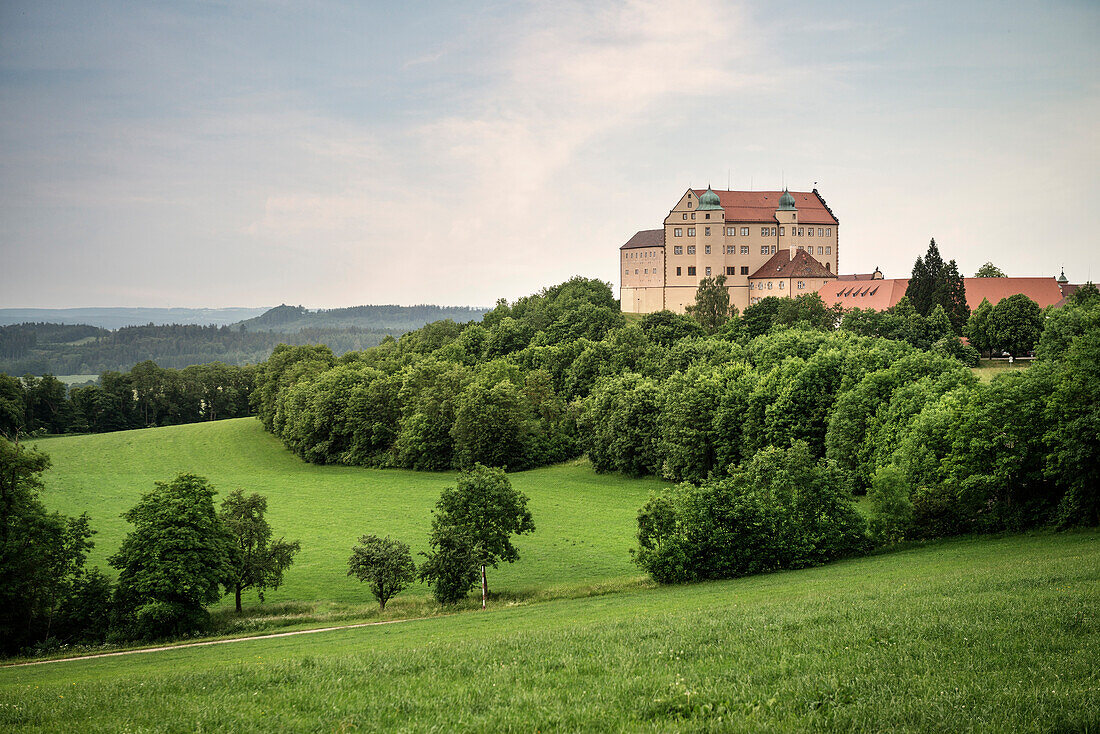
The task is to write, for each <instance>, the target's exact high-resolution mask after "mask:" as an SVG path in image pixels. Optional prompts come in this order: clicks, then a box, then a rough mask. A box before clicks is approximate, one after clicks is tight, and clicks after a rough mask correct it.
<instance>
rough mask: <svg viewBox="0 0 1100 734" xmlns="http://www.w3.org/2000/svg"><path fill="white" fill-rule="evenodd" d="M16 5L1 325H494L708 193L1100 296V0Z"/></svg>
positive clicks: (9, 34) (598, 269) (901, 262)
mask: <svg viewBox="0 0 1100 734" xmlns="http://www.w3.org/2000/svg"><path fill="white" fill-rule="evenodd" d="M366 5H367V4H366V3H358V2H357V3H351V2H349V3H330V2H323V1H318V2H301V3H297V2H289V1H286V2H282V1H272V2H247V1H240V0H234V1H232V2H230V1H228V0H227V1H226V2H197V3H184V2H163V3H160V2H142V3H138V2H134V3H114V2H95V3H90V2H86V1H84V0H81V1H79V2H71V3H67V2H48V1H43V0H37V1H35V2H16V1H14V0H4V1H3V2H2V3H0V306H6V307H15V306H26V307H31V306H34V307H67V306H124V305H125V306H193V307H197V306H212V307H216V306H262V305H274V304H278V303H280V302H287V303H293V304H298V303H301V304H304V305H306V306H310V307H336V306H350V305H358V304H366V303H403V304H412V303H438V304H449V305H457V304H477V305H485V304H491V303H492V302H493V301H495V300H496V299H497V298H499V297H506V298H509V299H514V298H516V297H518V296H521V295H525V294H527V293H531V292H534V291H536V290H538V289H539V288H542V287H544V286H547V285H551V284H554V283H557V282H560V281H562V280H565V279H566V278H568V277H570V276H572V275H575V274H580V275H585V276H588V277H598V278H601V279H603V280H607V281H609V282H611V283H612V284H613V285H614V286H615V288H616V293H617V292H618V285H619V283H618V247H619V245H621V244H622V243H623V242H625V241H626V239H627V238H629V237H630V235H631V234H633V233H634V232H635V231H636V230H639V229H652V228H657V227H660V226H661V221H662V219H663V217H664V215H665V214H667V212H668V210H669V208H671V207H672V206H673V205H674V204H675V202H676V200H677V199H678V198H679V196H680V195H681V194H682V193H683V191H684V190H685V189H686V188H687V187H688V186H697V187H702V186H706V185H707V183H708V182H709V183H712V184H713V185H714V186H715V188H725V187H726V184H727V182H729V183H730V184H732V186H731V187H732V188H734V189H747V188H750V187H754V188H757V189H774V188H780V187H782V185H783V184H784V183H786V184H787V185H788V186H790V188H792V189H801V190H809V189H811V188H813V186H814V183H815V182H817V187H818V189H819V190H820V191H821V193H822V195H823V196H824V197H825V199H826V200H827V201H828V203H829V204H830V206H831V207H832V208H833V210H834V212H835V213H836V214H837V216H838V218H839V219H840V222H841V227H840V233H841V234H840V237H841V239H840V271H841V272H866V271H869V270H871V269H873V268H874V267H875V266H879V267H881V268H882V269H883V270H884V271H885V273H886V275H887V277H906V276H907V275H908V273H909V270H910V269H911V267H912V263H913V260H914V259H915V258H916V257H917V256H918V255H920V254H922V253H923V252H924V250H925V249H926V247H927V244H928V240H929V238H930V237H935V238H936V241H937V242H938V243H939V244H940V247H941V250H942V252H943V254H944V256H945V258H954V259H956V260H957V261H958V263H959V265H960V267H961V269H962V270H963V272H964V274H966V275H971V274H973V272H974V271H975V270H976V269H977V268H978V267H979V266H980V265H981V264H982V263H983V262H985V261H987V260H992V261H993V262H994V263H996V264H997V265H999V266H1000V267H1001V268H1003V269H1004V270H1005V271H1007V272H1008V273H1009V274H1010V275H1047V276H1050V275H1057V273H1058V271H1059V269H1060V268H1061V267H1062V266H1063V265H1064V266H1065V270H1066V275H1067V276H1068V277H1069V278H1070V280H1071V281H1073V282H1083V281H1085V280H1086V279H1087V278H1089V277H1091V278H1092V279H1093V280H1100V257H1098V255H1097V252H1098V250H1100V222H1098V221H1097V219H1098V215H1100V205H1098V203H1097V201H1098V188H1100V174H1098V171H1100V42H1098V40H1097V39H1098V38H1100V3H1097V2H1095V1H1094V0H1081V1H1080V2H1057V1H1054V2H1034V3H1019V2H989V3H984V2H958V1H957V0H955V1H953V2H947V3H923V2H921V3H895V2H882V1H881V0H876V1H875V2H848V3H843V4H840V3H820V2H790V1H788V2H783V3H776V2H751V3H720V2H708V1H707V0H701V1H700V0H693V2H690V3H674V2H667V1H665V2H652V3H651V2H628V3H602V2H600V3H592V2H578V3H567V2H546V3H516V2H498V3H483V4H468V3H455V2H440V3H420V2H417V3H392V2H391V3H371V4H370V6H371V8H373V9H371V8H367V7H365V6H366Z"/></svg>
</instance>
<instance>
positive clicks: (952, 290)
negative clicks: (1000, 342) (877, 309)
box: [905, 239, 970, 334]
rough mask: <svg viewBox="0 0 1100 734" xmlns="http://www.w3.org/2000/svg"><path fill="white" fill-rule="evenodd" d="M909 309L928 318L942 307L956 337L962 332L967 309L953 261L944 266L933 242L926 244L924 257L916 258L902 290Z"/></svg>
mask: <svg viewBox="0 0 1100 734" xmlns="http://www.w3.org/2000/svg"><path fill="white" fill-rule="evenodd" d="M905 295H906V296H907V297H908V298H909V301H910V302H911V303H912V305H913V308H914V309H915V310H916V312H917V313H918V314H920V315H921V316H928V315H929V314H930V313H931V312H932V310H933V309H934V308H935V307H936V306H937V305H939V306H943V308H944V311H946V312H947V317H948V319H949V320H950V321H951V326H952V328H954V330H955V333H956V334H961V333H962V328H963V326H964V325H965V324H966V319H967V317H968V316H969V315H970V308H969V307H968V306H967V305H966V286H965V284H964V283H963V279H962V276H961V275H959V268H958V266H957V265H956V264H955V261H954V260H951V261H950V262H947V263H944V261H943V258H942V257H941V256H940V250H939V247H937V246H936V240H934V239H933V240H932V241H931V242H929V243H928V252H926V253H925V255H924V258H923V259H922V258H919V257H918V258H917V261H916V263H914V265H913V272H912V274H911V275H910V277H909V286H908V288H907V289H906V291H905Z"/></svg>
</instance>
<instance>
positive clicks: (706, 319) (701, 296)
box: [686, 275, 736, 334]
mask: <svg viewBox="0 0 1100 734" xmlns="http://www.w3.org/2000/svg"><path fill="white" fill-rule="evenodd" d="M686 310H687V312H688V314H690V315H691V316H693V317H694V318H695V320H696V321H698V322H699V324H700V325H701V326H702V327H703V328H704V329H706V330H707V333H708V334H713V333H714V332H716V331H718V330H719V329H721V328H722V326H723V325H724V324H725V323H726V322H727V321H729V320H730V318H732V317H733V316H734V314H735V313H736V309H735V308H733V307H731V306H730V292H729V290H727V289H726V276H724V275H717V276H715V277H713V278H703V280H702V281H701V282H700V283H699V290H697V291H695V303H693V304H691V305H689V306H688V307H687V309H686Z"/></svg>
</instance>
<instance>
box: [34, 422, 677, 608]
mask: <svg viewBox="0 0 1100 734" xmlns="http://www.w3.org/2000/svg"><path fill="white" fill-rule="evenodd" d="M37 444H38V446H39V447H40V448H41V449H42V450H44V451H46V452H47V453H49V454H50V456H51V458H52V460H53V467H52V468H51V469H50V470H49V471H48V472H47V474H46V475H45V482H46V491H45V492H44V495H43V497H44V499H45V501H46V503H47V506H48V507H49V508H50V509H56V510H59V511H61V512H63V513H66V514H73V515H76V514H80V513H81V512H84V511H87V512H88V513H89V514H90V515H91V524H92V527H93V528H95V529H96V530H97V531H99V532H98V534H97V535H96V536H95V538H94V541H95V544H96V546H95V549H94V551H93V553H92V557H91V559H90V563H91V564H99V565H100V566H103V567H105V566H106V562H105V559H106V557H107V556H109V555H110V554H111V553H113V552H114V551H115V550H116V549H117V547H118V545H119V543H120V542H121V540H122V538H123V536H124V535H125V533H126V532H127V531H128V530H129V526H128V525H127V523H126V522H125V521H124V520H123V519H122V518H121V517H120V516H119V515H120V514H121V513H122V512H123V511H125V510H127V509H128V508H130V507H131V506H132V505H133V504H134V503H135V502H136V501H137V500H138V498H139V497H140V495H141V494H142V493H143V492H146V491H148V490H149V489H151V488H152V486H153V482H155V481H158V480H167V479H171V478H172V477H173V476H175V474H176V473H178V472H183V471H190V472H194V473H196V474H199V475H202V476H205V477H207V478H208V479H209V480H210V481H211V482H212V483H213V484H214V485H215V487H216V488H217V489H218V491H219V498H216V499H219V500H220V498H222V497H224V496H225V495H226V494H228V493H229V492H230V491H231V490H234V489H238V488H239V489H243V490H244V491H245V493H251V492H260V493H261V494H264V495H266V496H267V498H268V506H269V518H270V521H271V524H272V526H273V527H274V529H275V531H276V533H277V534H285V535H286V537H287V538H288V539H295V538H297V539H300V540H301V541H302V552H301V554H300V555H299V557H298V560H297V561H296V562H295V565H294V567H293V568H292V569H291V570H290V571H289V572H288V574H287V581H286V586H284V587H283V588H281V589H279V590H278V591H276V592H273V593H272V592H269V593H268V594H267V598H268V600H269V601H273V602H280V601H286V600H294V601H309V602H315V601H316V602H320V601H325V602H336V603H340V604H353V605H361V604H363V603H364V602H367V601H369V594H367V593H366V592H365V591H364V589H362V588H361V587H360V585H359V584H357V583H355V582H353V581H352V580H349V579H348V578H347V575H346V574H347V565H346V564H347V558H348V556H349V555H350V553H351V546H352V545H353V544H354V543H355V540H356V538H357V537H358V536H359V535H362V534H365V533H376V534H379V535H387V534H389V535H392V536H394V537H397V538H400V539H402V540H404V541H405V542H407V543H409V544H410V545H411V546H412V548H413V552H414V553H416V552H417V551H422V550H427V549H428V546H427V534H428V530H429V528H430V525H431V511H432V507H433V506H434V504H435V501H436V499H438V497H439V493H440V492H441V491H442V489H443V488H444V487H446V486H448V485H450V484H453V480H454V475H453V474H451V473H427V472H412V471H401V470H379V469H363V468H358V467H338V466H317V465H313V464H307V463H305V462H303V461H301V460H300V459H298V458H297V457H295V456H294V455H293V454H291V453H290V452H289V451H287V450H286V449H285V448H284V447H283V446H282V444H281V443H280V442H279V440H278V439H277V438H275V437H273V436H271V435H270V434H267V433H265V432H264V431H263V428H262V427H261V426H260V423H259V421H257V420H256V419H254V418H240V419H235V420H225V421H215V422H211V423H196V424H190V425H183V426H170V427H166V428H151V429H143V430H135V431H120V432H116V433H106V434H96V435H85V436H61V437H56V438H48V439H43V440H39V441H37ZM511 478H512V482H513V484H514V486H516V487H517V488H518V489H520V490H521V491H523V492H525V493H526V494H527V495H528V496H529V497H530V498H531V510H532V512H533V513H534V517H535V525H536V528H537V529H536V532H535V533H534V534H533V535H530V536H524V537H522V538H520V539H519V541H518V542H517V547H519V549H520V553H521V555H522V558H521V560H520V561H519V562H518V563H516V564H514V565H511V566H508V565H505V566H503V567H502V568H500V569H499V570H497V571H493V572H491V573H490V577H489V581H490V585H491V587H492V588H493V589H495V590H505V589H506V590H509V591H513V592H515V591H520V590H531V589H536V588H542V587H546V586H553V585H561V584H577V583H592V582H598V581H603V580H608V579H616V578H622V577H624V576H638V575H639V572H638V570H637V568H636V567H635V566H633V565H632V564H631V561H630V556H629V553H628V549H629V548H630V547H631V545H632V544H633V542H634V533H635V516H636V513H637V509H638V507H640V506H641V504H642V503H643V502H644V501H645V498H646V497H647V495H648V493H649V491H650V490H653V489H657V488H658V487H661V486H663V485H664V483H662V482H659V481H657V480H653V479H649V480H631V479H626V478H623V477H621V476H619V475H616V474H596V473H595V472H594V471H592V469H591V467H590V466H589V465H588V464H587V462H578V463H575V464H570V465H558V466H553V467H547V468H545V469H539V470H534V471H529V472H522V473H518V474H513V475H511ZM105 570H106V569H105ZM406 594H412V595H420V596H427V594H428V590H427V588H426V587H424V586H420V585H418V586H417V587H416V588H414V589H413V590H411V591H409V592H406ZM255 601H256V598H255V596H254V595H252V596H251V597H247V596H246V603H255Z"/></svg>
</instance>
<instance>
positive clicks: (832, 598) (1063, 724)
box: [0, 531, 1100, 732]
mask: <svg viewBox="0 0 1100 734" xmlns="http://www.w3.org/2000/svg"><path fill="white" fill-rule="evenodd" d="M1098 604H1100V533H1097V532H1095V531H1090V532H1077V533H1062V534H1055V533H1040V534H1032V535H1023V536H1009V537H994V538H980V539H965V540H957V541H951V542H944V543H939V544H935V545H930V546H927V547H922V548H915V549H910V550H907V551H903V552H897V553H892V554H885V555H879V556H873V557H868V558H862V559H856V560H851V561H847V562H842V563H837V564H833V565H830V566H826V567H821V568H815V569H807V570H803V571H794V572H788V573H780V574H772V575H766V576H757V577H752V578H746V579H739V580H736V581H728V582H721V583H709V584H698V585H689V586H680V587H662V588H657V589H651V590H645V591H633V592H625V593H619V594H612V595H608V596H603V597H598V598H591V599H580V600H565V601H554V602H547V603H543V604H532V605H517V606H514V607H511V608H504V609H500V610H498V611H491V612H485V613H480V612H468V613H462V614H457V615H454V616H449V617H438V618H435V619H430V620H425V621H419V622H416V621H414V622H405V623H401V624H396V625H388V626H383V627H373V628H363V629H357V630H344V631H338V632H330V633H320V634H316V635H310V636H306V637H291V638H281V639H268V640H250V641H246V642H240V643H233V644H229V645H221V646H216V647H206V648H191V649H181V650H173V651H169V652H162V653H147V654H140V655H131V656H126V657H119V658H106V659H99V660H88V661H73V662H62V663H54V664H49V665H41V666H35V667H27V668H9V669H0V730H5V731H37V732H57V731H82V732H85V731H87V732H94V731H143V732H191V731H219V732H220V731H256V732H266V731H390V730H397V731H404V730H418V731H429V730H431V731H453V730H477V731H487V730H493V731H498V730H499V731H519V730H524V731H559V730H574V731H575V730H587V731H592V730H611V731H621V730H629V731H638V730H641V731H678V730H691V731H700V730H701V731H813V730H838V731H927V732H945V731H951V732H959V731H1015V732H1029V731H1065V732H1069V731H1080V732H1084V731H1095V730H1096V728H1097V727H1100V667H1098V666H1097V661H1098V660H1100V620H1098V618H1097V609H1098Z"/></svg>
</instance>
